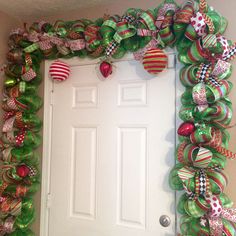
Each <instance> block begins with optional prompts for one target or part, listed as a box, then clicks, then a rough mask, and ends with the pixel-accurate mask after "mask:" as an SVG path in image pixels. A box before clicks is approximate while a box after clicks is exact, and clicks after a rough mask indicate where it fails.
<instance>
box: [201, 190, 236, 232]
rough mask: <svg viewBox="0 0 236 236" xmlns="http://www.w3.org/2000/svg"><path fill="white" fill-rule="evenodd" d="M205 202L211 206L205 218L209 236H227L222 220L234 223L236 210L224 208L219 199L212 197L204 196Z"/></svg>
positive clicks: (235, 221)
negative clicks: (208, 227)
mask: <svg viewBox="0 0 236 236" xmlns="http://www.w3.org/2000/svg"><path fill="white" fill-rule="evenodd" d="M206 201H207V203H208V204H210V206H211V211H210V212H209V214H208V216H207V218H208V221H209V226H210V235H211V236H222V234H223V233H225V234H226V235H227V231H225V228H224V225H223V221H222V219H225V220H228V221H230V222H232V223H236V208H224V207H223V206H222V203H221V201H220V200H219V198H218V197H217V196H214V195H210V196H206Z"/></svg>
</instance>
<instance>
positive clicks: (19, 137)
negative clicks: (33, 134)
mask: <svg viewBox="0 0 236 236" xmlns="http://www.w3.org/2000/svg"><path fill="white" fill-rule="evenodd" d="M25 135H26V131H20V132H19V133H18V134H17V135H16V136H15V143H16V146H21V145H22V144H23V143H24V139H25Z"/></svg>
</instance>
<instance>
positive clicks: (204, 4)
mask: <svg viewBox="0 0 236 236" xmlns="http://www.w3.org/2000/svg"><path fill="white" fill-rule="evenodd" d="M206 10H207V2H206V0H200V2H199V11H200V12H201V13H204V12H206Z"/></svg>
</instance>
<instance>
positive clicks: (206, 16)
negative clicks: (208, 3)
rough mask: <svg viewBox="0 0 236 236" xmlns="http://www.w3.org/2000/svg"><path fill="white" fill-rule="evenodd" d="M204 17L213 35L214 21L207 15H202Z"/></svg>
mask: <svg viewBox="0 0 236 236" xmlns="http://www.w3.org/2000/svg"><path fill="white" fill-rule="evenodd" d="M202 15H203V17H204V20H205V23H206V25H207V26H208V29H209V34H213V33H214V31H215V26H214V24H213V21H212V19H211V18H210V17H209V16H208V15H206V14H205V13H202Z"/></svg>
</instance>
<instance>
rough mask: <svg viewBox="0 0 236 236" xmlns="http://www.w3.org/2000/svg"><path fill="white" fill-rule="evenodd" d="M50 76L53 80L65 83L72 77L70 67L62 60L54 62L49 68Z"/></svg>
mask: <svg viewBox="0 0 236 236" xmlns="http://www.w3.org/2000/svg"><path fill="white" fill-rule="evenodd" d="M49 75H50V77H51V78H52V79H53V80H56V81H59V82H61V81H64V80H67V79H68V78H69V76H70V66H69V65H68V64H67V63H65V62H63V61H60V60H57V61H55V62H53V63H52V64H51V66H50V68H49Z"/></svg>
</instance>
